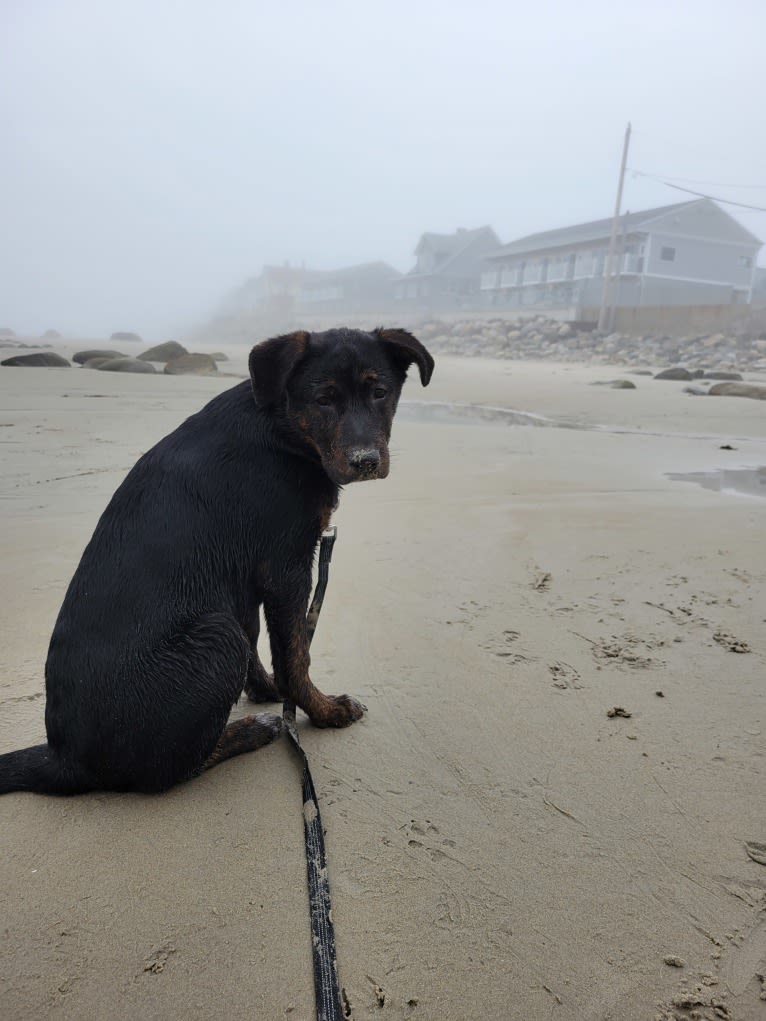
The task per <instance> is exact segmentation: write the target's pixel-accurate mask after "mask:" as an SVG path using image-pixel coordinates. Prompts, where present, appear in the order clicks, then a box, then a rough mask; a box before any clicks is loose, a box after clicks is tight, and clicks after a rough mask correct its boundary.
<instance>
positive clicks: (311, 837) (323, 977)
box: [282, 526, 344, 1021]
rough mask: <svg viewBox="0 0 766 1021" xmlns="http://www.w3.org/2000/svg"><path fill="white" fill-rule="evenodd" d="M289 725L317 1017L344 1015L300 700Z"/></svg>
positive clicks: (328, 1019) (334, 1019) (291, 706)
mask: <svg viewBox="0 0 766 1021" xmlns="http://www.w3.org/2000/svg"><path fill="white" fill-rule="evenodd" d="M337 534H338V530H337V529H336V528H335V527H334V526H333V527H330V528H327V529H325V531H324V532H322V537H321V540H320V543H319V565H318V576H317V584H316V588H315V589H314V596H313V598H312V600H311V605H310V606H309V611H308V615H307V617H306V622H307V628H308V640H309V644H311V639H312V638H313V637H314V632H315V631H316V626H317V621H318V619H319V611H320V610H321V609H322V602H323V600H324V594H325V589H326V588H327V579H328V577H329V573H330V559H331V557H332V548H333V545H334V543H335V539H336V536H337ZM282 717H283V720H284V728H285V730H286V731H287V735H288V737H289V738H290V741H291V742H292V744H293V747H294V748H295V750H296V752H297V753H298V755H299V756H300V758H301V761H302V763H303V775H302V776H301V788H302V791H303V833H304V836H305V838H306V874H307V879H308V888H309V909H310V911H311V945H312V953H313V957H314V993H315V996H316V1016H317V1021H343V1017H344V1014H343V1009H342V1006H341V1002H340V988H339V986H338V965H337V960H336V954H335V927H334V925H333V921H332V907H331V904H330V885H329V882H328V878H327V856H326V854H325V846H324V832H323V830H322V817H321V815H320V814H319V801H318V800H317V795H316V791H315V790H314V781H313V780H312V779H311V770H310V769H309V760H308V759H307V757H306V753H305V752H304V750H303V749H302V748H301V742H300V739H299V737H298V730H297V728H296V726H295V703H294V702H289V701H286V702H285V703H284V704H283V707H282Z"/></svg>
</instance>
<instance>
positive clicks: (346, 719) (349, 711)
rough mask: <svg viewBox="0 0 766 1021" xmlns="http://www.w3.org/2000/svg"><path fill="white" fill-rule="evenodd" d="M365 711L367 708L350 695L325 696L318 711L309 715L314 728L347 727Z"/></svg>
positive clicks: (359, 718)
mask: <svg viewBox="0 0 766 1021" xmlns="http://www.w3.org/2000/svg"><path fill="white" fill-rule="evenodd" d="M366 711H367V706H366V705H362V703H361V702H359V701H358V700H357V699H355V698H352V697H351V696H350V695H327V696H325V698H324V699H323V701H322V704H321V706H320V707H319V708H318V711H315V712H312V713H311V722H312V723H313V724H314V726H315V727H348V725H349V724H350V723H355V722H356V721H357V720H361V718H362V717H363V716H364V714H365V713H366Z"/></svg>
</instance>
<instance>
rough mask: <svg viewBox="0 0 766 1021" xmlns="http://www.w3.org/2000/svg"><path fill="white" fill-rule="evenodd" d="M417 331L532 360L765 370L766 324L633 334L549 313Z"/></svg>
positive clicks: (451, 346)
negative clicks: (749, 328)
mask: <svg viewBox="0 0 766 1021" xmlns="http://www.w3.org/2000/svg"><path fill="white" fill-rule="evenodd" d="M413 332H414V333H415V334H416V335H417V336H418V337H419V338H420V339H421V340H422V341H423V343H425V344H427V345H428V346H429V348H430V349H431V350H432V351H433V352H434V353H435V354H453V355H464V356H474V357H484V358H508V359H522V360H527V361H557V362H585V363H592V364H601V365H624V366H628V367H643V366H646V367H656V366H668V365H680V366H684V367H687V368H690V369H710V370H716V369H718V370H730V371H736V372H744V371H766V330H763V331H760V332H758V333H744V332H743V333H706V334H702V333H694V334H689V335H688V336H684V337H678V336H675V337H670V336H666V335H662V334H654V335H647V336H628V335H626V334H622V333H609V334H605V333H601V332H599V331H598V330H592V329H578V328H577V326H576V325H570V324H568V323H564V324H562V323H560V322H556V321H555V320H551V319H545V318H542V317H540V318H535V319H527V320H509V319H487V320H476V319H464V320H459V321H457V322H443V321H440V320H436V319H431V320H428V321H426V322H424V323H421V324H420V325H419V326H417V327H415V328H414V330H413Z"/></svg>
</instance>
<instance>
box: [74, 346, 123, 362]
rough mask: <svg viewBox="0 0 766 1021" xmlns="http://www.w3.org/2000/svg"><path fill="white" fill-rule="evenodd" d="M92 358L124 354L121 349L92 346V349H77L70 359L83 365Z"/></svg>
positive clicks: (119, 356)
mask: <svg viewBox="0 0 766 1021" xmlns="http://www.w3.org/2000/svg"><path fill="white" fill-rule="evenodd" d="M93 358H125V355H124V354H123V353H122V351H102V350H100V349H98V348H94V349H93V350H92V351H78V352H77V354H75V355H72V361H73V362H77V364H78V365H85V363H86V362H89V361H91V359H93Z"/></svg>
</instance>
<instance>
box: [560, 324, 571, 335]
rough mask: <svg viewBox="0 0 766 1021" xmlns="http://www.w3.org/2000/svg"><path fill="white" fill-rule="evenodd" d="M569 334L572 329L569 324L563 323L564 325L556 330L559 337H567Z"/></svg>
mask: <svg viewBox="0 0 766 1021" xmlns="http://www.w3.org/2000/svg"><path fill="white" fill-rule="evenodd" d="M571 332H572V327H571V326H570V325H569V323H564V325H563V326H559V328H558V330H557V333H558V335H559V337H568V336H569V334H570V333H571Z"/></svg>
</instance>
